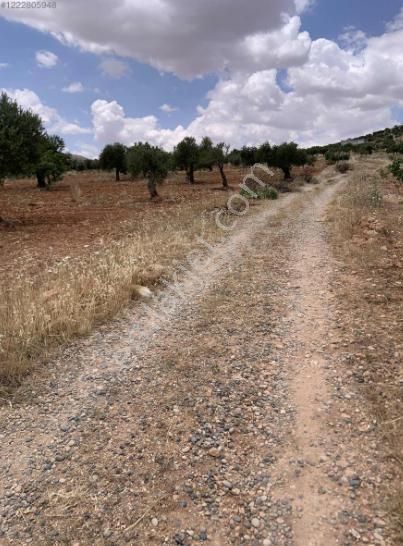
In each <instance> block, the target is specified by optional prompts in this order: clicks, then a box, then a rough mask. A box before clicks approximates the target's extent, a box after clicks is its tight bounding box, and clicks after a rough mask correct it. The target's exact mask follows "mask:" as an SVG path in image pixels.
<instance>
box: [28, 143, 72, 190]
mask: <svg viewBox="0 0 403 546" xmlns="http://www.w3.org/2000/svg"><path fill="white" fill-rule="evenodd" d="M63 150H64V141H63V139H62V138H61V137H59V136H57V135H44V136H43V138H42V142H41V146H40V157H39V161H38V164H37V165H36V168H35V174H36V179H37V181H38V187H39V188H47V189H50V187H51V186H52V184H54V183H55V182H57V181H58V180H60V179H61V178H62V175H63V173H64V171H65V170H66V168H67V165H68V156H67V155H66V154H64V153H63Z"/></svg>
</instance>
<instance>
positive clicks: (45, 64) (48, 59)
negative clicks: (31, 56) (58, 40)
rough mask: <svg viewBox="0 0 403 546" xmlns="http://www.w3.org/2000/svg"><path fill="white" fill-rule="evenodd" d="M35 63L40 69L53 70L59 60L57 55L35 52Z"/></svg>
mask: <svg viewBox="0 0 403 546" xmlns="http://www.w3.org/2000/svg"><path fill="white" fill-rule="evenodd" d="M35 58H36V62H37V64H38V66H40V67H41V68H53V67H54V66H56V64H57V61H58V60H59V59H58V57H57V55H55V54H54V53H52V52H51V51H45V50H42V51H37V52H36V54H35Z"/></svg>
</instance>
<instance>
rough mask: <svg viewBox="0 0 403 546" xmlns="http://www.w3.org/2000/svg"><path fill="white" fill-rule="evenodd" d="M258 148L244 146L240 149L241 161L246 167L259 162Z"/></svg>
mask: <svg viewBox="0 0 403 546" xmlns="http://www.w3.org/2000/svg"><path fill="white" fill-rule="evenodd" d="M257 152H258V150H257V148H255V147H254V146H243V148H242V149H241V150H240V156H241V163H242V165H243V166H244V167H252V166H253V165H255V163H257V162H258V153H257Z"/></svg>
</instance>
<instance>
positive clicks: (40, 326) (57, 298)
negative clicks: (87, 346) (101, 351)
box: [0, 194, 225, 385]
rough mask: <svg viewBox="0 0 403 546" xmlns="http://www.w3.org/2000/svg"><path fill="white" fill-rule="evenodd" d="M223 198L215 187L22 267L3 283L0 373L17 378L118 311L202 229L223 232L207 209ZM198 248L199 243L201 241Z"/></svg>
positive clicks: (206, 234) (209, 234)
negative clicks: (33, 270)
mask: <svg viewBox="0 0 403 546" xmlns="http://www.w3.org/2000/svg"><path fill="white" fill-rule="evenodd" d="M224 204H225V195H220V194H217V196H216V197H212V196H211V194H210V195H208V196H206V197H205V198H203V197H200V198H199V199H198V200H197V201H194V202H188V203H185V204H184V205H183V207H178V208H175V209H170V210H169V212H165V211H164V209H163V208H160V209H158V215H155V214H154V215H153V214H152V213H151V214H150V215H149V216H147V221H146V222H143V223H142V224H141V225H140V226H139V225H138V224H137V226H136V230H135V231H133V232H131V233H130V228H129V229H128V231H129V233H128V234H127V236H126V237H124V238H123V239H120V240H119V241H117V242H113V243H110V244H109V245H105V246H104V247H103V248H102V249H101V250H98V251H95V252H92V253H90V254H89V255H87V256H85V255H81V256H80V257H74V258H72V257H69V256H66V257H65V258H64V259H63V260H61V261H59V262H58V263H53V264H50V265H49V266H48V267H47V268H45V270H43V271H42V272H41V273H40V274H38V275H37V276H35V277H34V278H30V277H28V278H27V277H26V276H24V275H23V274H21V276H19V275H16V276H15V277H14V278H13V279H12V280H11V281H9V282H8V283H2V284H1V285H0V302H1V303H0V332H1V336H0V381H1V382H2V383H3V385H12V384H18V382H19V381H20V380H21V378H22V377H23V375H24V374H25V373H27V371H29V370H30V368H31V367H32V366H33V363H34V362H35V360H36V359H37V358H38V356H39V355H42V354H43V351H44V350H46V349H49V348H51V347H54V346H55V345H56V344H59V343H62V342H65V341H67V340H69V339H70V338H71V337H73V336H76V335H81V334H85V333H87V332H89V331H90V330H91V329H92V328H93V326H94V324H96V323H97V322H99V321H103V320H106V319H108V318H109V317H111V316H113V315H114V314H115V313H117V312H118V311H119V310H120V309H121V308H122V307H123V306H124V305H125V304H126V303H127V302H128V301H129V300H130V299H131V298H132V297H135V294H136V289H135V286H136V285H146V286H151V285H153V284H155V283H156V282H158V280H159V279H160V278H161V277H162V276H169V273H170V270H171V269H172V268H173V266H174V265H175V261H177V260H181V259H183V258H184V257H185V256H186V255H187V254H188V253H189V252H190V250H191V249H193V248H194V247H195V239H196V237H198V236H200V237H203V238H204V239H205V240H206V241H208V242H210V243H212V242H214V241H216V240H217V239H218V238H219V237H221V236H222V233H223V232H222V231H221V230H219V228H218V227H217V226H216V224H215V221H214V217H213V216H212V215H210V214H209V213H208V211H212V210H215V209H216V208H218V207H221V206H223V205H224ZM198 247H199V248H200V245H198Z"/></svg>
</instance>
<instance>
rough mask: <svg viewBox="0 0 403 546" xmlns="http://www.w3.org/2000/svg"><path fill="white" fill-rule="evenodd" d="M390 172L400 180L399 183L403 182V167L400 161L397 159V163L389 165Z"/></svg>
mask: <svg viewBox="0 0 403 546" xmlns="http://www.w3.org/2000/svg"><path fill="white" fill-rule="evenodd" d="M388 170H389V172H390V173H392V174H393V176H394V177H395V178H396V179H397V180H398V182H400V183H402V182H403V168H402V166H401V161H400V159H395V161H394V162H393V163H392V164H391V165H389V167H388Z"/></svg>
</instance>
